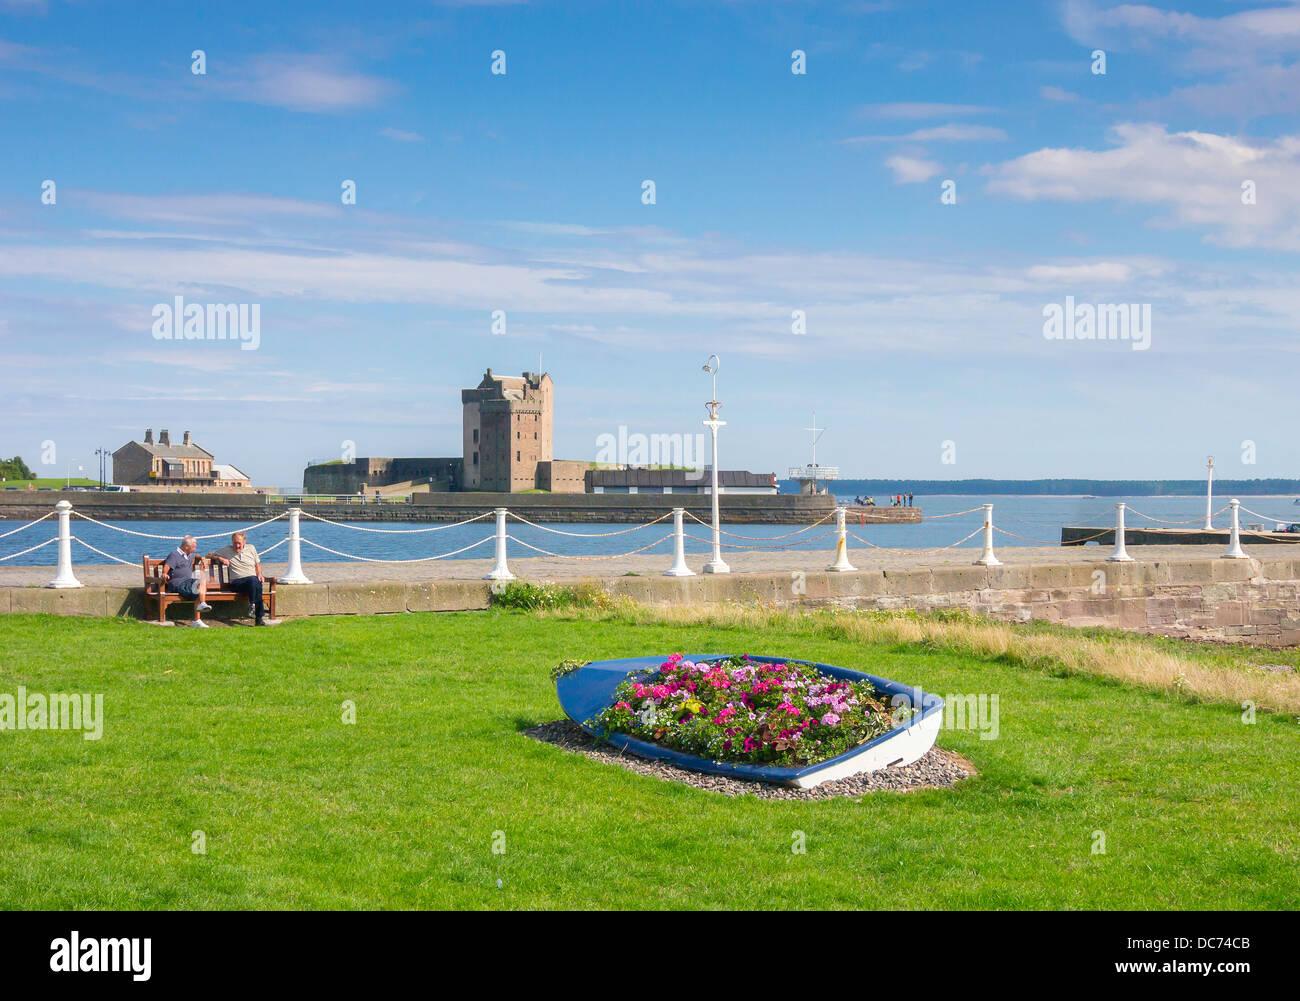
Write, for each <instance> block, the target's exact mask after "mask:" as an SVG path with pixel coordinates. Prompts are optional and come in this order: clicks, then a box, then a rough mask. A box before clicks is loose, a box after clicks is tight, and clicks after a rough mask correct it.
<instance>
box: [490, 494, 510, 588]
mask: <svg viewBox="0 0 1300 1001" xmlns="http://www.w3.org/2000/svg"><path fill="white" fill-rule="evenodd" d="M496 516H497V565H496V566H495V567H493V568H492V572H491V573H490V574H488V575H487V576H486V577H484V578H483V579H484V580H514V579H515V575H514V574H512V573H511V572H510V568H509V567H508V566H506V509H505V508H503V507H499V508H496Z"/></svg>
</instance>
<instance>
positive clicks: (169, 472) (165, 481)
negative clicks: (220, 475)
mask: <svg viewBox="0 0 1300 1001" xmlns="http://www.w3.org/2000/svg"><path fill="white" fill-rule="evenodd" d="M113 482H114V483H116V484H121V485H124V486H151V485H152V486H167V487H209V486H215V485H216V477H215V475H214V473H213V470H212V453H211V452H209V451H208V450H207V449H204V448H200V447H199V446H198V445H196V444H194V441H193V439H192V438H191V437H190V433H189V432H188V431H186V432H185V436H184V438H182V439H181V443H180V444H179V445H173V444H172V440H171V434H170V432H168V431H167V430H166V429H165V428H164V429H163V430H162V431H159V432H158V440H157V441H156V442H155V441H154V439H153V429H152V428H148V429H146V430H145V433H144V440H143V441H129V442H127V443H126V444H125V445H123V446H122V447H121V448H119V449H118V450H117V451H116V452H114V453H113Z"/></svg>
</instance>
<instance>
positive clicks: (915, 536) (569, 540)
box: [0, 495, 1300, 581]
mask: <svg viewBox="0 0 1300 1001" xmlns="http://www.w3.org/2000/svg"><path fill="white" fill-rule="evenodd" d="M840 500H841V501H843V502H845V503H852V501H853V497H852V496H851V495H850V496H846V497H841V498H840ZM1125 500H1126V503H1128V504H1129V507H1130V510H1129V514H1128V518H1127V522H1128V525H1129V526H1130V527H1133V528H1138V527H1142V526H1148V527H1149V526H1157V527H1167V526H1158V523H1156V522H1152V521H1148V520H1147V519H1145V518H1143V517H1141V514H1145V515H1150V516H1151V517H1153V518H1161V519H1164V520H1166V521H1189V520H1193V521H1194V524H1193V525H1191V526H1187V527H1198V526H1199V525H1201V524H1202V521H1203V519H1204V516H1205V498H1204V497H1131V498H1126V499H1125ZM1240 500H1241V502H1242V504H1243V506H1244V507H1246V508H1250V509H1252V510H1254V511H1257V512H1259V513H1260V514H1262V515H1266V516H1267V517H1258V516H1256V515H1253V514H1245V513H1243V515H1242V519H1241V520H1242V526H1243V527H1245V526H1247V525H1250V524H1263V525H1264V526H1265V527H1266V528H1270V529H1271V528H1273V527H1275V525H1274V522H1275V521H1291V520H1295V521H1300V506H1298V505H1294V504H1293V503H1292V502H1293V500H1294V498H1293V497H1291V496H1285V497H1277V496H1272V497H1245V496H1243V497H1241V498H1240ZM1227 502H1228V498H1227V497H1222V498H1219V497H1216V498H1215V501H1214V508H1215V510H1216V511H1217V510H1218V509H1219V508H1222V507H1223V506H1225V505H1226V504H1227ZM915 503H916V505H917V506H918V507H920V508H922V510H923V512H924V514H925V516H926V519H927V520H926V521H923V522H922V523H920V524H917V525H861V524H856V523H855V519H852V518H851V519H850V522H849V531H850V532H851V533H852V534H853V535H856V536H858V537H859V538H861V539H864V540H867V541H869V542H871V543H873V544H875V545H877V546H886V547H890V548H899V549H929V548H937V547H940V546H946V545H948V544H949V543H952V542H955V541H956V540H958V539H961V538H962V537H964V536H966V535H968V534H969V533H971V532H973V531H975V530H976V529H978V528H979V527H980V526H981V524H982V517H981V514H982V512H981V511H973V512H971V513H969V514H964V515H960V516H957V517H951V518H936V516H937V515H943V514H949V513H952V512H958V511H965V510H967V509H969V508H974V507H977V506H978V505H980V504H984V503H992V504H993V523H994V525H996V526H997V527H998V528H1001V529H1004V530H1006V531H1008V532H1012V533H1014V534H1015V535H1017V536H1020V538H1010V537H1008V536H1006V535H1001V534H997V535H995V537H994V543H995V545H996V546H997V547H998V548H1004V547H1009V546H1028V545H1059V543H1060V539H1061V526H1062V525H1096V526H1098V527H1109V526H1111V525H1113V524H1114V522H1115V500H1114V499H1113V498H1108V497H1026V496H1002V497H996V496H982V497H968V496H961V495H948V496H937V497H920V496H918V497H916V498H915ZM1139 512H1140V514H1139ZM1227 523H1228V515H1227V513H1226V512H1224V513H1222V514H1217V515H1216V516H1215V519H1214V524H1215V526H1216V527H1219V528H1223V527H1226V526H1227ZM17 524H18V523H16V522H12V521H9V522H6V521H0V533H3V532H6V531H9V530H11V529H13V528H15V527H17ZM109 524H111V525H112V526H113V527H114V528H117V529H126V530H129V531H132V532H147V533H151V534H153V535H159V536H163V538H161V539H147V538H139V537H137V536H133V535H128V534H125V533H124V532H120V531H114V528H106V527H101V526H99V525H93V524H91V523H90V522H86V521H81V520H80V519H77V518H74V519H73V522H72V525H73V528H72V534H73V535H74V536H76V537H78V538H80V539H83V540H85V541H86V542H88V543H89V544H90V545H92V546H94V547H95V548H97V549H102V550H103V551H104V552H106V553H111V554H113V555H114V556H116V557H118V558H120V559H124V560H129V561H130V562H131V563H133V564H138V563H139V561H140V556H141V554H142V553H148V554H149V555H151V556H165V555H166V554H167V553H168V552H169V551H170V550H171V549H172V548H173V547H174V546H175V544H176V541H177V540H178V539H179V538H180V537H181V536H182V535H184V534H186V533H187V532H188V533H191V534H194V535H214V536H217V537H216V538H212V539H207V540H202V541H200V543H199V548H200V550H201V551H202V552H205V553H206V552H209V551H211V550H213V549H216V548H217V547H218V546H221V545H224V544H225V543H226V542H227V541H228V539H229V535H230V533H231V532H233V531H234V530H235V529H236V528H238V527H241V526H238V525H236V524H234V523H232V522H223V521H197V522H179V521H154V522H145V521H120V522H111V523H109ZM508 524H509V532H510V534H511V535H512V536H513V537H514V538H515V539H517V540H519V542H514V541H512V542H510V543H509V553H510V557H511V558H512V559H514V558H519V557H524V556H537V555H541V554H539V553H537V552H534V551H533V550H531V549H528V548H527V545H531V546H535V547H537V548H539V549H545V550H549V551H550V552H553V553H561V554H564V555H571V556H604V555H614V554H620V553H630V552H631V551H633V550H637V549H641V548H642V547H643V546H649V547H650V548H648V549H647V550H646V554H648V555H660V554H662V556H663V557H664V562H665V566H667V564H668V561H669V560H670V559H671V556H672V539H671V532H672V521H671V519H668V520H667V521H664V522H660V523H659V524H657V525H653V526H651V527H649V528H642V529H639V530H636V531H631V532H629V531H626V530H627V529H629V528H632V527H633V526H630V525H548V526H545V527H547V528H552V529H557V530H559V531H561V532H568V533H572V534H571V535H557V534H552V533H550V532H547V531H544V530H543V529H542V528H534V527H532V526H529V525H523V524H520V523H518V522H516V521H514V520H513V519H512V520H510V521H509V522H508ZM833 524H834V519H831V521H828V522H826V523H824V524H822V525H819V526H818V527H817V528H815V529H812V530H810V531H808V532H804V533H802V534H800V535H795V536H793V537H791V538H784V539H778V538H777V537H779V536H788V535H789V534H790V533H791V532H795V531H797V530H798V528H799V527H800V526H797V525H727V524H726V523H725V522H724V524H723V526H722V528H723V531H725V532H731V533H733V534H734V535H738V536H747V537H748V538H745V539H741V538H733V537H729V536H725V535H724V536H723V542H724V543H725V544H727V545H730V546H734V547H738V548H740V549H765V548H769V547H772V546H781V547H784V548H788V549H790V550H800V549H803V550H808V549H815V550H828V549H831V548H833V547H834V542H833V539H831V538H830V537H828V536H827V534H826V533H827V532H828V531H830V530H831V528H832V526H833ZM432 527H434V526H432V525H427V526H423V525H415V524H377V523H373V522H367V523H364V524H357V525H356V526H355V528H365V529H376V528H383V529H388V530H390V532H374V531H357V530H355V529H354V528H345V527H341V526H335V525H326V524H322V523H321V522H316V521H312V520H310V519H307V518H304V519H302V536H303V538H304V539H305V540H309V541H310V542H315V543H317V544H319V545H322V546H327V547H329V548H330V549H336V550H338V551H339V552H344V553H350V554H352V555H354V556H364V557H369V558H372V559H388V560H401V559H408V560H409V559H415V558H420V557H429V556H435V555H439V554H443V553H449V552H452V551H454V550H457V549H461V548H462V547H465V546H469V545H471V544H473V543H476V542H481V543H482V544H481V545H479V546H477V547H476V548H474V549H470V550H468V551H467V552H465V553H462V554H460V555H459V556H455V557H450V558H451V559H474V558H480V559H486V558H490V557H491V556H492V555H493V551H494V550H493V545H492V542H491V541H487V540H490V539H492V538H493V536H494V523H493V521H492V519H490V518H489V519H485V520H484V521H481V522H476V523H475V524H472V525H463V526H457V527H454V528H453V527H445V528H440V529H439V530H438V531H433V532H429V531H425V532H414V531H412V529H416V528H432ZM605 532H619V533H622V534H618V535H601V534H600V533H605ZM390 533H391V534H390ZM56 534H57V527H56V522H55V521H54V520H53V519H50V520H48V521H44V522H41V523H40V524H39V525H35V526H33V527H32V528H29V529H27V530H25V531H23V532H19V533H18V534H16V535H11V536H9V537H8V538H6V539H0V557H4V556H6V555H8V554H10V553H16V552H19V551H21V550H23V549H26V548H28V547H29V546H33V545H35V544H36V543H38V542H42V541H44V540H45V539H48V538H50V537H52V536H54V535H56ZM287 534H288V527H287V522H285V521H278V522H274V523H272V524H270V525H267V526H265V527H263V528H257V529H253V530H252V531H251V532H249V540H250V541H251V542H252V543H253V544H254V545H255V546H257V547H258V549H259V550H266V549H268V548H270V547H271V546H272V545H274V544H275V543H276V542H279V541H280V540H281V539H283V538H284V537H285V536H286V535H287ZM686 534H687V535H688V536H694V537H695V538H687V540H686V551H687V553H688V554H695V555H699V554H702V553H706V552H708V551H709V542H708V539H709V530H708V528H706V527H705V526H703V525H699V524H695V523H693V522H691V520H690V519H689V518H687V527H686ZM752 540H758V541H752ZM763 540H767V541H763ZM521 543H522V544H521ZM525 544H526V545H525ZM979 545H980V535H978V534H977V535H976V536H975V537H974V538H972V539H970V540H969V541H967V542H965V543H964V544H963V548H976V547H978V546H979ZM866 548H867V547H866V546H864V545H863V544H862V543H861V542H859V541H858V539H855V538H853V537H850V538H849V550H850V552H853V551H855V550H864V549H866ZM55 549H56V546H53V545H51V546H46V547H44V548H43V549H39V550H37V551H36V552H34V553H30V554H28V555H26V556H19V557H17V558H15V559H12V560H5V561H3V562H0V581H2V580H3V577H4V568H5V567H7V566H52V565H53V564H54V563H55V561H56V552H55ZM285 550H286V546H280V547H279V548H277V549H275V550H274V551H273V552H271V553H270V555H269V556H268V557H267V562H268V563H281V562H283V560H284V559H285ZM734 551H735V550H734V549H729V548H724V550H723V553H724V556H725V554H726V553H729V552H734ZM302 557H303V561H304V562H316V561H322V560H324V561H338V560H341V559H344V558H343V557H339V556H335V555H333V554H331V553H327V552H323V551H321V550H319V549H315V548H313V547H312V546H310V545H307V544H304V545H303V547H302ZM72 561H73V564H74V565H78V564H96V563H99V564H102V563H110V562H112V561H111V560H108V559H105V558H104V557H102V556H98V555H96V554H95V553H93V552H91V551H90V550H88V549H86V548H85V547H84V546H81V545H79V544H78V543H76V542H74V543H73V544H72ZM603 566H610V567H615V566H617V563H616V561H613V560H611V561H609V563H602V562H592V563H591V564H590V567H591V569H592V572H593V573H595V572H599V571H600V569H601V568H602V567H603Z"/></svg>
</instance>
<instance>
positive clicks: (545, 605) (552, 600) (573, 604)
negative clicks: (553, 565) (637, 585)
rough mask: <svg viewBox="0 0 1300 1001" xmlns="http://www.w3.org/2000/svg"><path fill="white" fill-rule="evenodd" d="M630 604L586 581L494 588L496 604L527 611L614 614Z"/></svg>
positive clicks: (522, 583) (518, 582) (527, 582)
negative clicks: (586, 610) (585, 610)
mask: <svg viewBox="0 0 1300 1001" xmlns="http://www.w3.org/2000/svg"><path fill="white" fill-rule="evenodd" d="M626 603H627V600H626V599H625V598H617V597H615V596H614V595H612V594H610V593H609V591H607V590H606V589H605V588H603V587H601V586H599V585H598V584H591V583H587V582H585V581H584V582H582V583H579V584H557V583H555V582H554V581H542V582H540V583H535V582H533V581H530V580H512V581H507V582H506V583H505V584H504V585H503V586H501V587H493V589H492V604H494V605H498V606H500V607H501V608H516V609H520V610H521V611H526V612H538V611H540V612H549V611H555V610H557V609H562V608H594V609H597V610H600V611H612V610H614V609H616V608H619V607H621V606H622V605H624V604H626Z"/></svg>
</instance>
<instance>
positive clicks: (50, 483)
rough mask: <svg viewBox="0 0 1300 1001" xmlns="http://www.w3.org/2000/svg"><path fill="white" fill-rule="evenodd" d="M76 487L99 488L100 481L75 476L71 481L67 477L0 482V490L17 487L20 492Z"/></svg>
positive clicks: (40, 477)
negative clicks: (46, 488)
mask: <svg viewBox="0 0 1300 1001" xmlns="http://www.w3.org/2000/svg"><path fill="white" fill-rule="evenodd" d="M69 485H71V486H74V487H97V486H99V480H88V479H85V478H84V477H80V476H74V477H73V478H72V479H71V480H69V479H68V478H67V477H66V476H38V477H36V479H34V480H4V481H3V482H0V489H3V488H4V487H17V488H18V489H19V490H27V489H28V488H31V489H32V490H40V489H42V488H44V487H49V488H50V489H52V490H62V489H63V488H64V487H66V486H69Z"/></svg>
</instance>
